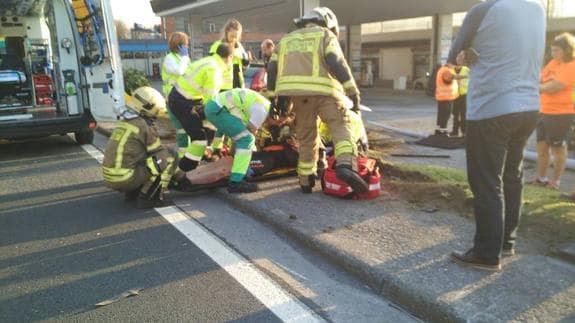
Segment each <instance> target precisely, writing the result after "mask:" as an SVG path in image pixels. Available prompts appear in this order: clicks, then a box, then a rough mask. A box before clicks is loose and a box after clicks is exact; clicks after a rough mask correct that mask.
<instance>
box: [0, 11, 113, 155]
mask: <svg viewBox="0 0 575 323" xmlns="http://www.w3.org/2000/svg"><path fill="white" fill-rule="evenodd" d="M123 107H124V82H123V77H122V68H121V62H120V53H119V49H118V40H117V36H116V30H115V25H114V19H113V17H112V11H111V7H110V0H0V139H17V138H30V137H41V136H49V135H54V134H60V135H65V134H69V133H70V134H74V137H75V139H76V141H77V142H78V143H79V144H89V143H92V141H93V139H94V129H95V128H96V126H97V122H105V121H113V120H116V118H117V115H118V113H119V112H120V111H121V109H123Z"/></svg>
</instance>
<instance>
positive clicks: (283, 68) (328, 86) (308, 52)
mask: <svg viewBox="0 0 575 323" xmlns="http://www.w3.org/2000/svg"><path fill="white" fill-rule="evenodd" d="M329 54H333V55H335V56H336V57H337V58H338V61H339V62H341V64H342V66H341V67H342V70H343V71H344V72H345V73H347V75H348V76H349V80H347V81H345V83H344V84H341V83H340V82H339V81H338V79H336V77H335V75H332V74H331V73H330V69H329V68H328V64H327V61H326V56H327V55H329ZM271 60H272V61H274V60H277V79H276V84H275V94H276V95H285V96H302V95H328V96H333V97H335V98H337V99H339V98H342V97H343V96H345V95H346V93H348V94H349V93H359V91H358V90H357V85H356V84H355V80H354V78H353V76H352V74H351V70H350V68H349V66H348V65H347V63H346V61H345V58H344V55H343V51H342V50H341V46H340V45H339V41H338V39H337V37H336V36H335V34H333V33H332V32H331V31H330V30H329V29H327V28H324V27H320V26H310V27H306V28H301V29H298V30H295V31H293V32H291V33H289V34H288V35H286V36H285V37H283V38H282V39H281V40H280V42H279V44H278V46H277V50H276V52H275V53H274V54H273V55H272V59H271Z"/></svg>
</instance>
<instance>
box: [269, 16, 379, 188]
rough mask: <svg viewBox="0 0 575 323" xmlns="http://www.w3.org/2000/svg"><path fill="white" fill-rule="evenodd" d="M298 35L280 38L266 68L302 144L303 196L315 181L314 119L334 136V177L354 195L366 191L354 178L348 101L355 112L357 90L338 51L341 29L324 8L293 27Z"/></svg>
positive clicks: (316, 145)
mask: <svg viewBox="0 0 575 323" xmlns="http://www.w3.org/2000/svg"><path fill="white" fill-rule="evenodd" d="M294 22H295V24H296V26H297V27H298V29H297V30H295V31H293V32H291V33H289V34H288V35H286V36H285V37H283V38H282V39H281V40H280V42H279V44H278V46H277V47H276V52H275V53H274V54H273V55H272V58H271V61H270V63H269V64H268V89H270V90H272V91H274V90H275V94H276V95H279V96H288V97H290V99H291V101H292V102H293V106H294V112H295V124H296V126H295V132H296V135H297V138H298V140H299V144H300V151H299V160H298V167H297V171H298V175H299V180H300V186H301V188H302V191H303V192H304V193H311V192H312V188H313V186H314V185H315V179H316V176H317V174H316V173H317V160H318V150H319V145H320V140H319V136H318V116H319V118H321V120H322V121H323V122H325V123H326V124H327V125H328V127H329V129H330V130H331V134H332V136H333V142H334V146H335V156H336V158H337V169H336V170H337V177H338V178H340V179H341V180H342V181H344V182H346V183H348V184H349V185H350V186H351V187H352V188H353V190H354V191H355V192H358V193H359V192H365V191H367V190H368V185H367V183H366V182H365V181H364V180H363V179H362V178H361V177H360V176H359V175H358V174H357V154H358V152H357V149H356V145H355V142H354V140H353V139H352V135H351V123H350V117H349V114H350V113H354V112H350V111H349V110H348V109H347V108H346V107H345V106H344V105H345V104H344V101H345V96H346V95H347V96H348V97H349V98H350V99H351V100H352V102H353V104H354V106H353V110H354V111H355V112H357V111H358V110H359V90H358V88H357V85H356V84H355V81H354V79H353V76H352V74H351V71H350V68H349V65H348V64H347V62H346V61H345V58H344V56H343V52H342V49H341V47H340V45H339V41H338V34H339V26H338V22H337V18H336V16H335V15H334V13H333V12H332V11H331V10H330V9H329V8H326V7H318V8H314V9H313V10H312V11H311V12H309V13H307V14H306V15H304V16H303V17H301V18H299V19H296V20H295V21H294Z"/></svg>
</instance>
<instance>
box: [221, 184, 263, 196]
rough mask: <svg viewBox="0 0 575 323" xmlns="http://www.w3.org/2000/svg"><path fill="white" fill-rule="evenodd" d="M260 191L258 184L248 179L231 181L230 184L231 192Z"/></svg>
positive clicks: (229, 190) (229, 189)
mask: <svg viewBox="0 0 575 323" xmlns="http://www.w3.org/2000/svg"><path fill="white" fill-rule="evenodd" d="M257 191H258V186H257V184H256V183H250V182H246V181H241V182H230V183H229V184H228V192H229V193H232V194H234V193H253V192H257Z"/></svg>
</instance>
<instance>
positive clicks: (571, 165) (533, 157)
mask: <svg viewBox="0 0 575 323" xmlns="http://www.w3.org/2000/svg"><path fill="white" fill-rule="evenodd" d="M367 123H369V124H371V125H374V126H376V127H379V128H382V129H384V130H387V131H391V132H395V133H398V134H400V135H404V136H408V137H414V138H418V139H423V138H426V137H427V136H428V134H425V133H421V132H414V131H409V130H403V129H400V128H396V127H392V126H388V125H385V124H383V123H380V122H375V121H369V120H368V121H367ZM523 159H524V160H528V161H531V162H537V153H536V152H534V151H531V150H527V149H525V150H524V151H523ZM565 168H567V169H571V170H575V159H569V158H568V159H567V160H566V161H565Z"/></svg>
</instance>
